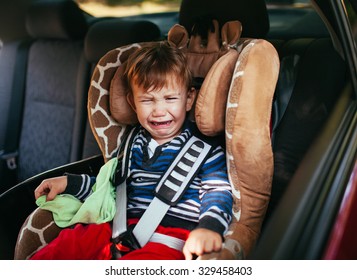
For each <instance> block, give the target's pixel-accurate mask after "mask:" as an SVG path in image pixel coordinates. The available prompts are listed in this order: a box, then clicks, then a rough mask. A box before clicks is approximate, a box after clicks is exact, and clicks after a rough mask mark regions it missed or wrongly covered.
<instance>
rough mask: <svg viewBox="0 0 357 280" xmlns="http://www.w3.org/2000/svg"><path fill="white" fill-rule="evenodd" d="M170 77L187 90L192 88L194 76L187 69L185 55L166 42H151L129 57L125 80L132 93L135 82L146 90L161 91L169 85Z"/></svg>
mask: <svg viewBox="0 0 357 280" xmlns="http://www.w3.org/2000/svg"><path fill="white" fill-rule="evenodd" d="M168 75H173V76H174V77H176V78H178V79H179V80H180V82H182V83H183V85H185V86H186V88H187V89H189V88H190V87H191V83H192V74H191V72H190V70H189V69H188V67H187V61H186V56H185V54H184V53H183V52H182V51H181V50H179V49H177V48H176V47H172V46H170V45H169V43H168V42H166V41H161V42H151V43H146V44H144V45H143V46H142V47H141V48H139V49H138V50H136V51H135V52H134V53H132V54H131V55H130V56H129V58H128V60H127V66H126V69H125V71H124V80H125V82H126V84H127V86H128V88H129V93H131V92H132V89H131V83H133V82H135V83H137V84H138V85H140V86H142V87H143V88H144V89H145V90H157V89H161V88H163V87H164V86H165V85H166V84H167V82H168V80H167V77H168Z"/></svg>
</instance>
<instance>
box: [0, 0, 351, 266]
mask: <svg viewBox="0 0 357 280" xmlns="http://www.w3.org/2000/svg"><path fill="white" fill-rule="evenodd" d="M4 2H5V1H4ZM17 2H19V3H21V7H23V9H21V10H20V9H16V7H15V6H16V3H17ZM30 2H31V3H30ZM189 2H190V1H185V0H183V1H182V3H181V7H180V11H179V12H178V13H168V16H169V19H167V20H166V19H165V18H159V16H158V17H155V16H154V15H147V16H145V15H143V16H140V17H139V16H136V17H130V16H128V17H121V18H115V17H103V18H98V17H93V16H91V15H89V14H87V13H85V12H84V11H82V10H81V9H80V7H79V6H78V4H77V3H76V2H74V1H71V0H56V1H42V0H38V1H26V0H17V1H14V2H12V1H6V3H1V4H0V42H1V44H0V99H1V102H0V153H1V154H0V155H1V159H2V161H1V166H0V168H1V169H0V182H1V183H0V192H1V194H0V201H1V204H0V209H2V211H3V213H6V212H7V211H8V210H6V209H14V207H16V209H14V210H15V212H16V213H14V215H11V218H10V217H6V218H5V219H3V220H2V221H1V222H0V224H1V226H0V227H1V229H0V231H1V233H0V236H1V239H2V241H1V246H0V248H1V249H0V255H1V258H2V259H3V258H4V259H12V258H13V254H14V246H15V243H16V239H17V234H18V232H19V230H20V228H21V225H22V224H23V222H24V221H25V219H26V217H27V216H28V215H29V214H30V213H31V212H32V211H33V210H34V209H35V207H36V205H35V201H34V198H33V190H34V188H35V187H36V186H37V185H38V182H41V180H43V179H44V178H46V177H50V176H52V175H53V174H61V173H63V171H64V170H65V171H70V172H74V173H76V171H80V172H81V173H89V174H92V175H96V173H97V172H98V170H99V167H100V166H101V165H102V164H103V159H102V155H101V151H100V149H99V146H98V144H97V142H96V139H95V137H94V136H93V133H92V130H91V128H90V125H89V122H88V116H87V115H88V113H87V99H88V89H89V87H90V80H91V76H92V73H93V71H94V69H95V66H96V64H97V63H98V61H99V60H100V59H101V58H102V57H103V56H104V55H105V54H106V53H107V52H108V51H110V50H112V49H115V48H117V47H121V46H125V45H128V44H132V43H137V42H147V41H156V40H164V39H166V38H167V33H168V30H169V29H170V27H171V26H172V25H173V24H175V23H180V24H181V25H183V26H184V27H186V29H187V30H191V29H192V22H193V20H194V19H195V18H196V17H199V16H202V15H204V14H205V13H207V10H208V11H210V12H211V11H212V10H214V11H215V13H216V14H215V16H216V17H218V19H219V20H220V21H229V20H236V19H237V20H239V21H241V23H242V26H243V31H242V37H248V38H259V39H264V40H267V41H268V42H270V43H271V44H272V45H273V46H274V47H275V49H276V50H277V53H278V55H279V60H280V71H279V78H278V81H277V85H276V90H275V95H274V102H273V104H272V124H271V141H272V149H273V158H274V173H273V178H272V192H271V199H270V203H269V207H268V211H267V215H266V221H268V220H269V218H270V216H271V215H272V213H273V212H274V210H275V208H276V206H277V205H278V204H279V201H280V199H281V197H282V196H283V195H284V192H285V190H286V188H287V186H288V184H289V182H290V181H291V179H292V177H293V176H294V173H295V172H296V170H297V168H298V166H299V164H300V163H301V161H302V160H303V158H304V156H305V155H306V153H307V151H308V149H309V148H310V146H311V143H313V141H314V139H315V137H316V136H317V135H318V132H319V131H320V130H321V129H322V127H323V125H324V124H325V122H326V120H327V119H328V118H329V116H330V115H331V112H332V111H333V109H334V105H335V104H336V102H337V100H338V98H339V94H340V93H341V92H342V91H343V89H344V88H345V87H346V85H347V84H348V83H349V77H348V74H347V64H346V62H345V61H344V57H343V54H342V52H341V49H340V48H341V47H340V45H339V43H338V41H337V40H336V38H335V34H334V32H333V29H332V28H331V27H330V26H329V25H328V24H326V21H324V20H325V19H324V18H321V17H320V15H319V14H322V13H320V12H319V10H318V8H317V6H316V5H315V6H314V7H311V6H310V5H306V6H304V7H302V8H300V9H288V8H287V7H285V8H283V9H285V12H284V13H281V10H279V9H278V8H274V6H269V2H272V1H263V0H254V1H253V0H249V1H243V0H238V1H237V0H235V1H230V0H221V1H218V2H217V1H207V0H202V1H193V2H194V3H189ZM243 2H244V4H242V3H243ZM312 2H314V1H312ZM267 6H268V7H269V8H268V9H267ZM213 7H214V8H213ZM316 9H317V10H316ZM15 12H16V20H14V18H15ZM220 17H221V18H220ZM285 17H286V18H289V21H287V22H286V23H284V18H285ZM269 21H270V23H269ZM10 25H11V27H12V28H11V32H10V31H9V30H8V26H10ZM245 27H247V28H245ZM322 70H323V71H322ZM81 162H83V164H82V165H81V164H80V163H81ZM73 163H76V164H73ZM78 163H79V164H78ZM20 194H21V195H20ZM20 208H21V210H20ZM5 225H6V230H4V227H5ZM263 230H264V229H263Z"/></svg>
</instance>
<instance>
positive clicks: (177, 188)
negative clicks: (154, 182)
mask: <svg viewBox="0 0 357 280" xmlns="http://www.w3.org/2000/svg"><path fill="white" fill-rule="evenodd" d="M164 185H165V186H167V187H169V188H170V189H172V190H174V191H175V192H177V191H178V190H179V188H180V186H178V185H176V184H174V183H172V182H171V181H170V180H166V182H165V183H164Z"/></svg>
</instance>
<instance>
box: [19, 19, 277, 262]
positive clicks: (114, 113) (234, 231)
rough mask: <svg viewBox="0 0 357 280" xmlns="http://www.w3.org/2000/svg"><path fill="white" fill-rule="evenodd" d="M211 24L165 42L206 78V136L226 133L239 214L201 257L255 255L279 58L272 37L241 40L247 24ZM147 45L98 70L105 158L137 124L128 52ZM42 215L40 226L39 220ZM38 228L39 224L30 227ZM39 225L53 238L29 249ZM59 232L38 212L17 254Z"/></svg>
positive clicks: (200, 117)
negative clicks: (214, 249)
mask: <svg viewBox="0 0 357 280" xmlns="http://www.w3.org/2000/svg"><path fill="white" fill-rule="evenodd" d="M210 24H211V28H210V29H209V30H208V31H207V29H205V30H206V34H205V32H201V31H199V32H198V33H194V32H193V35H191V36H189V34H188V32H187V31H186V29H185V28H184V27H183V26H181V25H175V26H174V27H172V29H171V30H170V31H169V33H168V39H167V40H168V41H169V43H170V44H171V45H173V46H176V47H177V48H181V49H183V50H184V51H185V52H186V54H187V59H188V63H189V67H190V69H191V71H192V73H193V75H194V77H195V78H198V79H203V82H202V85H201V89H200V91H199V94H198V96H197V100H196V105H195V109H194V112H193V113H192V118H193V119H194V120H195V121H196V123H197V126H198V128H199V129H200V130H201V132H202V133H203V134H205V135H209V136H213V135H222V138H224V139H225V146H226V151H227V166H228V172H229V179H230V181H231V183H232V186H233V196H234V209H233V213H234V218H233V222H232V224H231V225H230V228H229V231H228V232H227V234H226V236H225V242H224V248H223V249H222V250H221V251H220V252H218V253H213V254H207V255H205V256H203V257H201V258H202V259H212V258H215V259H242V258H245V257H246V256H247V255H249V252H250V251H251V249H252V247H253V246H254V244H255V241H256V240H257V237H258V236H259V232H260V228H261V225H262V222H263V219H264V215H265V212H266V209H267V206H268V202H269V197H270V189H271V181H272V174H273V154H272V147H271V139H270V118H271V108H272V99H273V95H274V90H275V86H276V82H277V77H278V72H279V58H278V55H277V53H276V51H275V48H274V47H273V46H272V45H271V44H270V43H269V42H267V41H265V40H262V39H250V38H240V35H241V29H242V28H241V24H240V22H238V21H230V22H227V23H225V24H224V25H223V26H222V28H221V29H220V28H219V25H218V22H217V21H215V20H213V21H211V23H210ZM196 27H197V26H196ZM197 30H201V29H200V28H198V29H197ZM143 44H145V43H137V44H130V45H127V46H124V47H120V48H116V49H114V50H112V51H109V52H108V53H107V54H106V55H105V56H104V57H102V59H101V60H100V61H99V62H98V64H97V66H96V68H95V70H94V73H93V76H92V80H91V85H90V89H89V97H88V98H89V99H88V114H89V120H90V125H91V128H92V131H93V133H94V136H95V138H96V140H97V142H98V144H99V146H100V149H101V151H102V154H103V157H104V160H105V161H108V160H110V159H111V158H112V157H113V156H115V155H116V152H117V150H118V148H119V146H120V144H121V142H122V140H123V139H124V135H125V134H126V132H127V131H128V130H129V128H130V127H131V125H133V124H135V123H136V122H137V119H136V115H135V112H134V111H133V110H132V109H131V107H130V106H129V104H127V101H126V89H125V87H124V83H123V81H122V74H123V68H124V67H123V65H124V64H125V63H126V60H127V58H128V56H129V55H130V54H131V53H132V52H133V51H134V50H135V49H137V48H140V47H141V46H142V45H143ZM44 215H47V217H44ZM44 220H46V222H44ZM39 221H42V224H41V225H40V226H36V223H38V222H39ZM44 224H45V225H46V226H44ZM34 227H37V229H36V230H31V228H32V229H33V228H34ZM34 231H37V233H39V234H38V235H41V234H43V235H42V236H45V235H48V236H49V237H46V238H42V240H41V241H40V242H39V241H37V243H36V242H32V244H31V246H32V247H31V248H30V247H29V246H30V245H29V243H30V242H29V239H30V236H31V235H32V237H33V236H34V235H36V234H37V233H36V234H34ZM59 231H60V229H59V228H58V227H57V226H56V225H55V224H54V223H53V220H52V216H51V215H48V213H46V211H44V210H41V209H37V210H35V211H34V212H33V213H32V214H31V215H30V216H29V217H28V219H27V220H26V221H25V223H24V225H23V227H22V229H21V231H20V233H19V237H18V242H17V246H16V250H15V258H27V257H28V256H30V255H31V254H32V253H33V252H35V251H37V250H38V249H39V248H41V247H42V246H44V245H46V243H48V242H49V241H50V239H52V238H54V237H55V236H56V235H57V234H58V232H59ZM32 240H34V238H32ZM37 240H40V238H38V237H37Z"/></svg>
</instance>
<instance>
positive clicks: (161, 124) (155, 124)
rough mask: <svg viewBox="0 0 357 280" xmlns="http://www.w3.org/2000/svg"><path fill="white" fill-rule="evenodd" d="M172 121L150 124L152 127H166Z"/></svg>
mask: <svg viewBox="0 0 357 280" xmlns="http://www.w3.org/2000/svg"><path fill="white" fill-rule="evenodd" d="M171 122H172V121H165V122H151V124H152V125H153V126H166V125H169V124H170V123H171Z"/></svg>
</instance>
